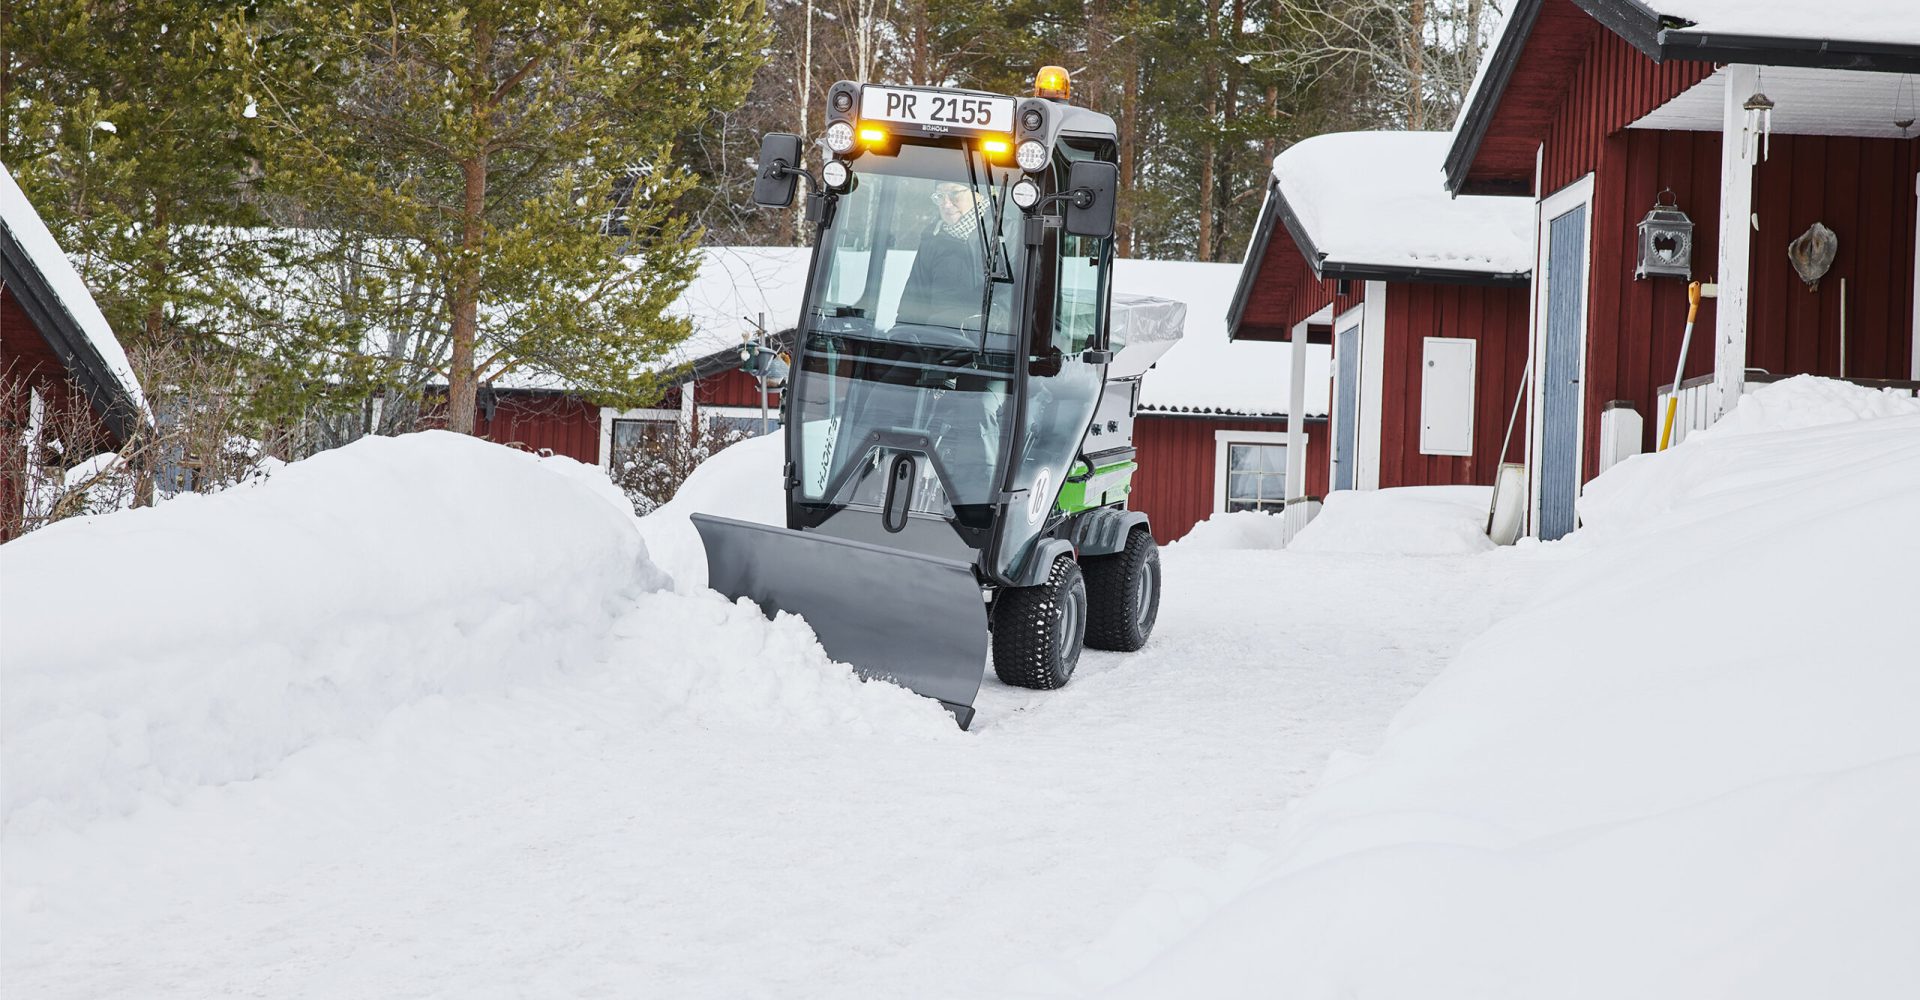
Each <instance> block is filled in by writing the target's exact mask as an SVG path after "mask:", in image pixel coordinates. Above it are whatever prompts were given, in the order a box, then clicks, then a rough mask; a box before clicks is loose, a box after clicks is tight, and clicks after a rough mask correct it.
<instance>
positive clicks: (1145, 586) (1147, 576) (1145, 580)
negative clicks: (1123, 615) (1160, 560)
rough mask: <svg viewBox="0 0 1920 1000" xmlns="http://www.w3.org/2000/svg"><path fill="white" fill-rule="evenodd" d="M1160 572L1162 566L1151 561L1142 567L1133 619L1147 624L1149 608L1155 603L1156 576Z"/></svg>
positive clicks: (1134, 596)
mask: <svg viewBox="0 0 1920 1000" xmlns="http://www.w3.org/2000/svg"><path fill="white" fill-rule="evenodd" d="M1159 573H1160V567H1159V566H1156V565H1154V564H1153V563H1151V562H1149V563H1146V564H1145V565H1143V566H1141V567H1140V585H1139V588H1138V590H1137V591H1136V592H1135V593H1134V595H1133V620H1134V621H1135V622H1136V623H1139V624H1142V625H1144V624H1146V621H1147V609H1148V608H1150V607H1151V606H1152V605H1153V584H1154V577H1156V576H1158V575H1159Z"/></svg>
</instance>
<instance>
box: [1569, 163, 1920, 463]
mask: <svg viewBox="0 0 1920 1000" xmlns="http://www.w3.org/2000/svg"><path fill="white" fill-rule="evenodd" d="M1598 156H1599V158H1598V160H1597V161H1596V162H1595V163H1594V164H1593V165H1592V167H1591V168H1590V169H1592V170H1593V172H1594V230H1593V260H1592V266H1591V269H1590V272H1589V280H1590V282H1591V285H1590V287H1591V289H1592V293H1591V298H1590V300H1589V318H1588V343H1587V378H1586V382H1585V386H1586V398H1585V401H1584V406H1585V409H1586V421H1587V436H1586V448H1585V455H1584V463H1583V467H1584V478H1591V477H1593V476H1595V475H1598V474H1599V460H1600V450H1599V449H1600V441H1599V433H1598V429H1599V420H1600V411H1601V409H1602V407H1604V406H1605V405H1606V404H1607V402H1608V401H1610V400H1616V399H1619V400H1628V401H1630V402H1632V403H1633V404H1634V406H1635V408H1636V409H1638V410H1639V411H1640V413H1641V415H1642V416H1643V417H1646V418H1647V419H1646V421H1645V424H1644V427H1645V431H1644V435H1643V440H1642V442H1641V446H1642V447H1643V448H1646V449H1651V448H1652V447H1653V446H1654V445H1655V443H1656V441H1657V438H1658V435H1659V421H1658V419H1657V415H1656V414H1655V413H1654V412H1653V406H1654V399H1655V394H1656V390H1657V389H1658V387H1659V386H1662V385H1666V384H1667V383H1668V382H1671V381H1672V379H1673V363H1674V359H1675V357H1676V355H1678V353H1679V350H1680V339H1681V334H1682V331H1683V328H1684V327H1685V324H1686V316H1687V288H1686V283H1685V282H1684V281H1681V280H1679V279H1677V278H1652V279H1647V280H1643V281H1635V280H1633V268H1634V259H1635V255H1636V247H1637V239H1638V234H1637V230H1636V226H1637V224H1638V223H1639V221H1640V218H1641V217H1642V216H1643V215H1645V213H1646V211H1647V210H1648V209H1649V208H1651V207H1653V201H1654V198H1655V196H1656V195H1657V194H1658V193H1659V192H1660V190H1661V189H1662V188H1672V189H1673V191H1674V192H1675V196H1676V200H1677V201H1678V202H1679V205H1680V207H1681V209H1682V210H1684V211H1685V212H1686V213H1687V215H1688V216H1689V217H1690V218H1692V219H1693V220H1694V226H1695V228H1694V253H1693V271H1694V276H1695V277H1696V278H1700V279H1701V280H1711V278H1712V277H1713V271H1714V268H1715V265H1716V263H1717V251H1716V248H1717V247H1718V246H1719V239H1720V229H1719V217H1720V135H1719V133H1717V132H1671V131H1656V130H1651V129H1625V130H1623V131H1621V132H1620V133H1618V134H1616V135H1613V136H1610V137H1608V138H1607V139H1606V140H1605V142H1603V143H1602V144H1601V146H1600V147H1599V149H1598ZM1916 169H1920V139H1910V140H1905V141H1902V140H1896V139H1856V138H1849V137H1843V136H1784V135H1783V136H1775V137H1774V138H1773V155H1772V156H1771V158H1769V159H1768V160H1767V161H1766V162H1764V163H1762V164H1760V165H1759V166H1758V167H1757V168H1755V171H1754V214H1755V215H1757V216H1759V219H1760V228H1759V230H1758V231H1756V232H1755V233H1754V235H1753V246H1754V253H1753V260H1752V264H1751V269H1750V274H1749V278H1748V280H1749V288H1750V294H1749V302H1748V317H1747V364H1748V366H1749V367H1752V368H1759V369H1763V370H1765V371H1768V372H1771V373H1774V374H1788V375H1798V374H1815V375H1833V376H1837V375H1839V374H1840V279H1841V278H1843V277H1844V278H1846V279H1847V372H1846V374H1848V375H1850V376H1853V377H1855V378H1884V379H1900V378H1905V377H1907V375H1908V374H1909V373H1910V371H1911V369H1910V368H1909V365H1910V364H1911V355H1912V345H1913V339H1912V338H1913V333H1912V328H1913V319H1912V317H1913V295H1914V288H1913V256H1912V255H1913V245H1914V225H1915V198H1914V194H1913V188H1912V185H1913V177H1914V172H1915V171H1916ZM1815 221H1821V222H1824V223H1826V225H1827V226H1828V227H1829V228H1831V229H1833V230H1834V232H1835V233H1836V234H1838V235H1839V239H1840V246H1839V252H1838V254H1837V255H1836V256H1835V258H1834V263H1833V268H1832V270H1831V271H1829V272H1828V274H1827V277H1826V278H1825V279H1823V280H1822V281H1821V282H1820V287H1819V289H1818V290H1809V289H1808V288H1807V287H1806V285H1805V284H1804V283H1802V282H1801V281H1800V278H1799V276H1798V275H1796V274H1795V273H1794V271H1793V265H1792V264H1791V263H1790V262H1789V261H1788V259H1787V253H1786V247H1787V244H1788V243H1789V242H1790V241H1792V239H1793V238H1794V237H1796V236H1798V235H1799V234H1800V233H1802V232H1804V231H1805V230H1806V228H1807V227H1808V226H1809V225H1811V224H1812V223H1814V222H1815ZM1714 309H1715V303H1714V302H1713V300H1711V299H1709V300H1706V301H1704V302H1702V304H1701V308H1700V315H1699V318H1698V321H1697V323H1696V326H1695V330H1694V333H1695V336H1694V339H1693V344H1692V346H1691V348H1690V350H1689V352H1688V356H1687V365H1686V370H1685V374H1686V376H1687V377H1692V376H1695V375H1704V374H1707V373H1710V372H1712V371H1713V326H1714Z"/></svg>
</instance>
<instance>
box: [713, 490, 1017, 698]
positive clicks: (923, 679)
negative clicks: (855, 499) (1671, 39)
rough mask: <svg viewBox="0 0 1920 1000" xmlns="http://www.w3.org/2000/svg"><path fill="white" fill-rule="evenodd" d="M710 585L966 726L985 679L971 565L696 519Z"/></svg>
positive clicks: (982, 628) (981, 617)
mask: <svg viewBox="0 0 1920 1000" xmlns="http://www.w3.org/2000/svg"><path fill="white" fill-rule="evenodd" d="M693 524H694V527H695V528H697V529H699V531H700V541H701V542H702V543H703V544H705V546H706V549H707V585H708V586H710V587H712V588H713V589H715V590H717V591H719V592H720V593H722V594H725V595H727V597H728V599H730V600H739V599H740V598H742V597H745V598H748V599H750V600H752V601H753V602H754V603H755V604H758V605H759V606H760V610H762V611H764V612H766V614H767V615H768V616H769V617H772V616H773V614H774V613H775V612H779V611H785V612H787V613H789V614H796V615H799V616H800V617H802V618H805V619H806V620H807V624H808V625H811V626H812V627H813V634H814V635H815V636H818V637H819V639H820V645H821V646H822V647H823V648H825V649H826V651H827V655H828V656H831V657H833V658H834V659H835V660H839V661H840V662H842V663H847V664H850V665H852V666H853V668H854V670H855V671H856V672H858V673H859V674H860V676H862V677H865V678H868V679H870V680H886V681H891V682H893V683H895V684H898V685H900V686H901V687H904V688H907V689H908V690H910V691H913V692H914V693H916V694H920V695H924V696H926V697H928V698H933V699H935V700H937V701H939V702H940V703H941V704H942V705H945V706H946V708H947V711H949V712H952V713H953V717H954V719H955V721H957V722H959V723H960V728H962V729H965V728H967V726H968V725H969V724H970V723H971V722H972V721H973V699H974V697H975V696H976V695H978V694H979V693H980V680H981V678H982V676H983V675H984V674H985V672H986V665H987V650H988V644H989V641H990V640H989V637H988V633H987V611H986V604H985V602H984V601H983V600H982V599H981V594H980V581H979V580H978V579H977V578H976V577H975V576H974V572H973V567H972V565H970V564H968V563H964V562H959V561H957V560H952V559H942V558H939V557H937V556H929V555H922V554H919V553H916V552H904V551H901V550H898V549H889V548H886V547H884V546H879V545H873V544H869V543H867V542H856V541H849V540H846V539H842V538H835V537H832V536H830V535H822V534H817V533H814V532H802V531H794V530H791V529H787V528H777V527H773V526H772V525H766V524H757V523H754V522H751V521H736V520H734V519H732V518H726V517H714V516H712V515H710V514H694V515H693Z"/></svg>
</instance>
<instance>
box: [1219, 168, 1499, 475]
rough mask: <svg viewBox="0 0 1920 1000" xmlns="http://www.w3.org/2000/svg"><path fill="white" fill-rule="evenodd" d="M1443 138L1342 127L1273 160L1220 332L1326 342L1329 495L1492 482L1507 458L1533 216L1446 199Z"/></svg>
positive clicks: (1482, 201)
mask: <svg viewBox="0 0 1920 1000" xmlns="http://www.w3.org/2000/svg"><path fill="white" fill-rule="evenodd" d="M1448 141H1449V140H1448V136H1447V134H1446V133H1444V132H1348V133H1336V134H1330V135H1320V136H1314V137H1312V138H1310V139H1306V140H1303V141H1301V142H1299V143H1297V144H1295V145H1293V146H1291V147H1289V148H1288V149H1287V150H1286V151H1285V152H1283V153H1281V154H1280V156H1279V157H1277V158H1276V159H1275V161H1274V168H1273V176H1272V178H1271V180H1270V181H1269V183H1268V187H1267V198H1266V202H1265V204H1264V205H1263V206H1262V208H1261V212H1260V217H1259V221H1258V223H1257V225H1256V228H1255V232H1254V236H1253V240H1252V242H1251V244H1250V245H1249V246H1248V248H1247V260H1246V264H1245V266H1244V268H1243V270H1242V274H1241V280H1240V285H1239V287H1238V289H1237V290H1236V291H1235V293H1234V296H1233V301H1232V306H1231V308H1230V311H1229V316H1228V324H1229V325H1228V335H1229V336H1230V337H1232V338H1233V339H1234V340H1235V341H1287V342H1289V343H1290V344H1292V345H1293V346H1294V349H1295V350H1296V351H1299V352H1302V353H1303V354H1304V352H1305V351H1306V349H1307V345H1308V344H1324V343H1331V344H1332V345H1333V363H1332V376H1333V386H1332V392H1331V402H1332V412H1331V418H1332V426H1331V431H1330V433H1331V437H1332V447H1331V448H1330V449H1329V450H1328V452H1327V453H1326V455H1325V457H1324V458H1323V459H1320V461H1324V462H1325V463H1326V467H1325V469H1324V475H1325V476H1326V479H1327V481H1329V485H1331V487H1332V488H1333V489H1336V490H1340V489H1374V488H1378V487H1392V486H1426V485H1464V484H1479V485H1492V484H1493V481H1494V477H1495V475H1496V473H1497V471H1498V468H1499V465H1500V462H1501V448H1502V443H1503V437H1504V432H1505V429H1506V426H1507V424H1508V422H1509V420H1510V415H1511V412H1512V406H1513V401H1514V398H1515V396H1516V394H1517V393H1518V390H1519V386H1520V378H1521V371H1522V369H1523V368H1524V367H1525V366H1526V361H1527V353H1526V352H1527V303H1528V298H1527V292H1528V271H1529V269H1530V261H1531V256H1532V235H1531V229H1532V221H1533V217H1532V212H1531V210H1530V209H1529V208H1528V207H1527V206H1525V205H1521V204H1514V203H1511V202H1509V201H1506V200H1504V199H1499V198H1482V197H1464V198H1458V199H1455V198H1450V197H1449V196H1448V194H1447V192H1446V189H1445V188H1444V186H1443V185H1442V183H1441V181H1442V177H1441V173H1440V167H1441V162H1442V160H1443V159H1444V157H1445V154H1446V151H1447V148H1448ZM1298 370H1300V371H1301V372H1303V373H1304V371H1305V366H1304V365H1301V366H1298ZM1301 388H1303V387H1301V386H1298V385H1296V387H1295V389H1294V391H1295V392H1296V393H1297V392H1299V390H1300V389H1301ZM1294 405H1295V411H1296V412H1302V408H1303V407H1304V405H1305V404H1304V403H1296V404H1294ZM1303 458H1304V456H1303Z"/></svg>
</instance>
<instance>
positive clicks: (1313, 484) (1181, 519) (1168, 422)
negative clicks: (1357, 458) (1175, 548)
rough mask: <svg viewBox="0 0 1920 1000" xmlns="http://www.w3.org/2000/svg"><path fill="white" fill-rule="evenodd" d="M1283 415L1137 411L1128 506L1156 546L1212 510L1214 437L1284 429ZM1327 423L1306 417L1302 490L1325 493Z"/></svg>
mask: <svg viewBox="0 0 1920 1000" xmlns="http://www.w3.org/2000/svg"><path fill="white" fill-rule="evenodd" d="M1286 429H1287V422H1286V420H1285V419H1284V418H1281V419H1269V420H1257V419H1238V420H1236V419H1228V418H1213V417H1172V416H1159V415H1153V414H1144V413H1143V414H1141V415H1140V416H1139V417H1138V418H1136V419H1135V420H1134V423H1133V446H1134V450H1135V452H1136V453H1137V457H1138V460H1139V462H1140V469H1139V471H1138V472H1135V473H1134V476H1133V493H1132V495H1130V496H1129V497H1128V498H1127V506H1128V508H1130V509H1132V510H1138V511H1145V512H1146V514H1147V516H1148V518H1149V519H1150V520H1151V521H1152V524H1153V536H1154V538H1156V539H1158V540H1159V541H1160V543H1161V544H1162V545H1164V544H1166V543H1168V542H1172V541H1175V540H1177V539H1179V538H1180V537H1181V536H1182V535H1185V534H1186V533H1187V532H1188V531H1190V530H1192V528H1193V526H1194V525H1195V524H1198V523H1199V522H1200V521H1202V520H1204V519H1205V518H1206V517H1207V515H1209V514H1211V513H1213V482H1214V476H1215V471H1214V450H1215V449H1214V439H1213V433H1214V432H1215V431H1221V430H1243V431H1267V432H1285V431H1286ZM1327 462H1328V456H1327V424H1326V421H1324V420H1308V421H1307V488H1306V492H1307V494H1308V495H1310V496H1324V495H1326V492H1327Z"/></svg>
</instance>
